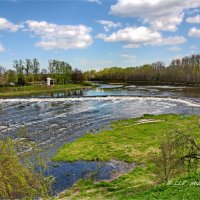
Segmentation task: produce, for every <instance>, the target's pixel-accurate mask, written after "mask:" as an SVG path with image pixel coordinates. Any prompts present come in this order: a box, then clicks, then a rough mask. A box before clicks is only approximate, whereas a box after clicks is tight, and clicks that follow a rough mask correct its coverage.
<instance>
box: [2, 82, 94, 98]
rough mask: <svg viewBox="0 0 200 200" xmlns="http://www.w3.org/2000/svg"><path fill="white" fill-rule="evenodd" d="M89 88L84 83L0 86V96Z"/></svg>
mask: <svg viewBox="0 0 200 200" xmlns="http://www.w3.org/2000/svg"><path fill="white" fill-rule="evenodd" d="M87 88H91V86H89V85H87V84H86V85H84V84H72V83H69V84H65V85H52V86H47V85H33V86H18V87H1V88H0V97H20V96H22V97H23V96H32V95H37V94H44V95H45V94H48V93H53V92H68V91H71V90H80V89H87Z"/></svg>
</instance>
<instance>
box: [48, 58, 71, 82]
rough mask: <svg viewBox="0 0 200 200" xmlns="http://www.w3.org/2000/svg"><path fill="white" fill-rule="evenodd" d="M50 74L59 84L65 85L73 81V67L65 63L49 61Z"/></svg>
mask: <svg viewBox="0 0 200 200" xmlns="http://www.w3.org/2000/svg"><path fill="white" fill-rule="evenodd" d="M49 73H50V75H51V77H52V78H54V79H55V81H56V83H57V84H65V83H68V82H70V81H71V73H72V67H71V65H70V64H68V63H67V62H64V61H59V60H49Z"/></svg>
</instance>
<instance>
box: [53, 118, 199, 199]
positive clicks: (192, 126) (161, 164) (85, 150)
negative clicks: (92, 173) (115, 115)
mask: <svg viewBox="0 0 200 200" xmlns="http://www.w3.org/2000/svg"><path fill="white" fill-rule="evenodd" d="M199 131H200V126H199V117H198V116H184V115H158V116H152V115H145V116H143V117H142V118H138V119H128V120H120V121H116V122H113V123H112V130H103V131H102V132H101V133H100V134H95V135H94V134H87V135H85V136H83V137H82V138H80V139H78V140H77V141H75V142H73V143H70V144H66V145H64V146H63V147H62V148H61V149H60V150H59V151H58V153H57V155H56V156H55V157H54V159H55V160H56V161H75V160H96V161H109V160H111V159H116V160H123V161H126V162H135V163H140V164H143V165H142V166H141V165H139V166H138V167H137V168H135V169H134V170H133V171H130V172H128V173H127V174H124V175H121V176H120V177H118V178H117V179H115V180H112V181H110V182H105V181H103V182H99V183H97V182H94V181H93V180H90V179H89V180H81V181H79V182H78V183H77V184H76V185H75V186H74V187H72V189H70V190H69V191H67V192H66V193H65V194H63V195H62V198H63V199H180V200H181V199H199V198H200V195H199V192H198V191H199V188H198V186H199V185H193V186H192V187H191V184H192V183H190V182H194V181H196V182H198V181H200V178H199V177H200V176H199V142H200V138H199ZM180 176H184V177H183V178H178V179H177V177H180ZM184 180H186V182H187V184H185V185H184V186H182V185H180V184H181V183H182V182H181V181H184ZM169 181H172V182H169ZM177 181H178V183H180V184H179V185H177V184H176V183H177ZM162 182H167V183H166V184H165V183H164V184H161V185H159V186H158V184H159V183H162ZM155 186H156V187H155ZM152 188H153V189H152ZM173 195H174V196H175V197H173ZM168 197H169V198H168Z"/></svg>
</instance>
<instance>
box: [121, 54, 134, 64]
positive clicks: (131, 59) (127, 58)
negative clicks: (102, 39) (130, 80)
mask: <svg viewBox="0 0 200 200" xmlns="http://www.w3.org/2000/svg"><path fill="white" fill-rule="evenodd" d="M120 56H121V57H122V58H123V60H122V62H124V63H129V64H132V63H135V61H136V56H135V55H130V54H122V55H120Z"/></svg>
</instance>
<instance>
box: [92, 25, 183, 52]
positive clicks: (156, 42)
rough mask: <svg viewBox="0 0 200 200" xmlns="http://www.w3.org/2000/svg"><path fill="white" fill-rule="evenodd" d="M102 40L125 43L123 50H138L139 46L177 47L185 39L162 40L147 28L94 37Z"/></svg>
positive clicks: (180, 37) (156, 33)
mask: <svg viewBox="0 0 200 200" xmlns="http://www.w3.org/2000/svg"><path fill="white" fill-rule="evenodd" d="M96 37H97V38H99V39H103V40H104V41H105V42H122V43H125V46H124V47H125V48H138V47H139V46H140V45H142V44H143V45H153V46H161V45H177V44H182V43H184V42H185V41H186V39H185V38H184V37H182V36H174V37H167V38H164V37H163V36H162V34H161V33H160V32H158V31H155V30H152V29H150V28H147V27H144V26H142V27H127V28H125V29H121V30H119V31H117V32H114V33H112V34H111V35H109V36H107V35H105V34H98V35H97V36H96Z"/></svg>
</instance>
